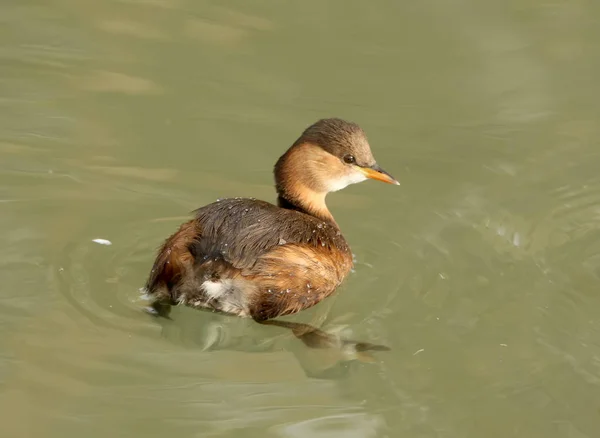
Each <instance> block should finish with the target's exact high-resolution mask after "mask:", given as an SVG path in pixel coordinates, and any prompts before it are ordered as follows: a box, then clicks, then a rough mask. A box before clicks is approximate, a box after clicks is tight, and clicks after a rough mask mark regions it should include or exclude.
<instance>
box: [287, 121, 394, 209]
mask: <svg viewBox="0 0 600 438" xmlns="http://www.w3.org/2000/svg"><path fill="white" fill-rule="evenodd" d="M367 178H371V179H375V180H379V181H383V182H386V183H389V184H396V185H399V184H400V183H399V182H398V181H396V180H395V179H394V178H393V177H392V176H391V175H390V174H389V173H387V172H386V171H384V170H383V169H382V168H381V167H379V165H378V164H377V162H376V161H375V158H373V154H372V153H371V147H370V146H369V142H368V140H367V136H366V135H365V133H364V131H363V130H362V129H361V128H360V127H359V126H358V125H357V124H356V123H351V122H347V121H344V120H341V119H337V118H331V119H322V120H319V121H317V122H316V123H314V124H313V125H311V126H309V127H308V128H307V129H306V130H305V131H304V132H303V133H302V135H300V137H299V138H298V140H296V141H295V142H294V144H293V145H292V146H291V147H290V148H289V149H288V150H287V151H286V153H285V154H283V155H282V156H281V158H280V159H279V160H278V161H277V164H276V165H275V182H276V186H277V192H278V193H279V197H280V201H281V200H282V199H283V200H284V201H288V202H290V203H291V204H293V205H296V206H299V207H302V208H304V209H306V210H308V211H310V212H312V213H313V214H315V213H316V214H317V215H318V216H322V217H328V218H330V217H331V214H330V213H329V211H328V210H327V207H326V206H325V196H326V195H327V193H329V192H335V191H337V190H341V189H343V188H344V187H346V186H348V185H350V184H355V183H359V182H361V181H365V180H366V179H367Z"/></svg>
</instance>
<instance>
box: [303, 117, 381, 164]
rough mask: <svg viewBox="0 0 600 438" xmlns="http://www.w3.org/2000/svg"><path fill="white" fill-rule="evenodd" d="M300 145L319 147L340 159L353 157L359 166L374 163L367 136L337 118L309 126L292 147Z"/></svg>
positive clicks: (353, 125)
mask: <svg viewBox="0 0 600 438" xmlns="http://www.w3.org/2000/svg"><path fill="white" fill-rule="evenodd" d="M302 143H311V144H314V145H316V146H319V147H321V148H323V149H324V150H325V151H327V152H329V153H330V154H332V155H334V156H336V157H338V158H340V159H341V158H343V157H344V156H345V155H348V154H350V155H353V156H354V157H355V158H356V163H357V164H358V165H361V166H371V165H373V164H374V163H375V158H373V154H372V153H371V148H370V146H369V141H368V140H367V135H366V134H365V132H364V131H363V130H362V128H361V127H360V126H358V125H357V124H356V123H353V122H348V121H345V120H342V119H339V118H328V119H321V120H319V121H317V122H315V123H313V124H312V125H310V126H309V127H308V128H306V130H305V131H304V132H303V133H302V135H301V136H300V137H299V138H298V140H296V142H295V143H294V145H298V144H302Z"/></svg>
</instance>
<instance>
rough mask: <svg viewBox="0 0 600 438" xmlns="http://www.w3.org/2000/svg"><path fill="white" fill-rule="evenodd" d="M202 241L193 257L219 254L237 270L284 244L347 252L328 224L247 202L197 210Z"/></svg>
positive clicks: (225, 201) (241, 200) (238, 200)
mask: <svg viewBox="0 0 600 438" xmlns="http://www.w3.org/2000/svg"><path fill="white" fill-rule="evenodd" d="M195 213H196V220H197V221H198V224H199V226H200V227H201V228H202V239H201V240H198V242H197V243H195V246H197V248H195V249H194V252H195V253H196V254H205V255H206V254H208V255H213V254H219V255H220V256H222V257H223V258H224V260H225V261H227V262H228V263H230V264H231V265H232V266H234V267H236V268H239V269H247V268H251V267H252V266H253V265H254V264H255V263H256V261H257V259H258V258H259V257H260V256H262V255H263V254H265V253H267V252H268V251H270V250H272V249H273V248H275V247H277V246H281V245H286V244H301V243H302V244H306V245H308V246H311V247H315V248H317V247H319V248H321V247H323V248H327V249H332V248H336V250H337V251H349V248H348V245H347V243H346V240H345V239H344V237H343V236H342V235H341V233H340V231H339V229H338V228H337V226H336V225H335V224H332V223H331V222H327V221H323V220H321V219H318V218H315V217H313V216H310V215H308V214H305V213H301V212H298V211H294V210H288V209H284V208H279V207H277V206H275V205H273V204H270V203H268V202H265V201H259V200H256V199H247V198H233V199H223V200H221V201H219V202H214V203H212V204H209V205H206V206H204V207H202V208H200V209H198V210H196V212H195Z"/></svg>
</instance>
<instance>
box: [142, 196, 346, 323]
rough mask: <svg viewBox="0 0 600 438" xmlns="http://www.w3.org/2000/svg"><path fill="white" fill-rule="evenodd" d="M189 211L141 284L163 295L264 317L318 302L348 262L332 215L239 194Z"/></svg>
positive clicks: (333, 286) (342, 274) (162, 297)
mask: <svg viewBox="0 0 600 438" xmlns="http://www.w3.org/2000/svg"><path fill="white" fill-rule="evenodd" d="M195 213H196V217H195V218H194V219H193V220H191V221H190V222H187V223H185V224H183V225H182V226H181V228H180V229H179V231H178V232H177V233H175V235H174V236H172V237H171V238H170V239H169V240H168V241H167V242H166V243H165V245H164V246H163V248H162V249H161V251H160V256H159V258H158V259H157V261H156V263H155V266H154V268H153V270H152V274H151V276H150V279H149V282H148V284H147V288H148V290H149V291H150V292H151V293H153V294H154V295H155V298H157V299H159V300H160V301H162V302H167V301H168V302H171V303H178V304H185V305H188V306H190V307H198V308H207V309H212V310H215V311H220V312H224V313H229V314H234V315H238V316H251V317H252V318H254V319H256V320H265V319H269V318H273V317H275V316H279V315H287V314H291V313H295V312H297V311H300V310H302V309H306V308H308V307H311V306H313V305H315V304H317V303H318V302H319V301H321V300H322V299H323V298H325V297H327V296H328V295H330V294H331V293H332V292H333V291H334V290H335V289H336V288H337V286H338V285H339V284H340V283H341V282H342V280H343V279H344V277H345V276H346V275H347V274H348V272H349V271H350V269H351V268H352V254H351V253H350V248H349V247H348V245H347V243H346V241H345V239H344V237H343V236H342V234H341V232H340V230H339V229H338V227H337V225H335V224H334V223H332V222H329V221H325V220H321V219H318V218H315V217H313V216H310V215H308V214H306V213H302V212H299V211H295V210H289V209H284V208H279V207H277V206H275V205H273V204H269V203H267V202H264V201H259V200H255V199H243V198H241V199H240V198H235V199H223V200H220V201H217V202H215V203H213V204H209V205H207V206H205V207H202V208H200V209H198V210H197V211H196V212H195Z"/></svg>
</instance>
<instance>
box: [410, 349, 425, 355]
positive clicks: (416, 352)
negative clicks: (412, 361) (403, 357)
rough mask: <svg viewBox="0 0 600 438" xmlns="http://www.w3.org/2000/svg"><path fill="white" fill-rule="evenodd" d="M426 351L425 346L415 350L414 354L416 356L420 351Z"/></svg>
mask: <svg viewBox="0 0 600 438" xmlns="http://www.w3.org/2000/svg"><path fill="white" fill-rule="evenodd" d="M424 351H425V349H424V348H421V349H420V350H417V351H415V352H414V353H413V356H416V355H417V354H419V353H422V352H424Z"/></svg>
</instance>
